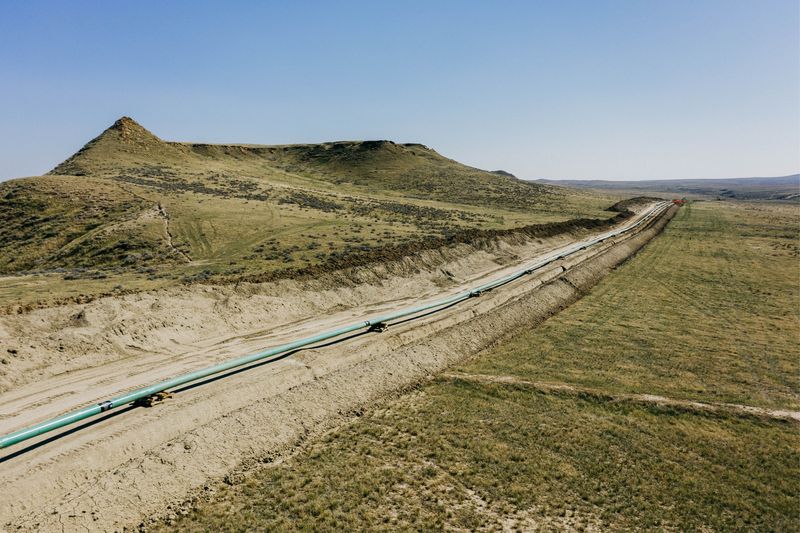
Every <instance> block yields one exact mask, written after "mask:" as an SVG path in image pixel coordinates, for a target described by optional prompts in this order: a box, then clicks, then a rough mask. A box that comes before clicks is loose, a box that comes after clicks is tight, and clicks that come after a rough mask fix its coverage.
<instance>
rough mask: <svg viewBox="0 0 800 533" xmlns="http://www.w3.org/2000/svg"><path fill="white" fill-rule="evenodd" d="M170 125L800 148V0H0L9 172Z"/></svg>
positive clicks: (785, 167) (698, 153)
mask: <svg viewBox="0 0 800 533" xmlns="http://www.w3.org/2000/svg"><path fill="white" fill-rule="evenodd" d="M121 115H130V116H132V117H133V118H135V119H136V120H137V121H139V122H140V123H141V124H142V125H143V126H145V127H147V128H148V129H150V130H151V131H153V132H154V133H155V134H157V135H159V136H160V137H162V138H164V139H168V140H185V141H203V142H244V143H263V144H280V143H295V142H317V141H325V140H338V139H384V138H385V139H393V140H397V141H403V142H412V141H415V142H422V143H424V144H427V145H429V146H431V147H433V148H435V149H437V150H438V151H440V152H441V153H443V154H444V155H447V156H449V157H453V158H455V159H458V160H460V161H463V162H466V163H469V164H471V165H475V166H478V167H481V168H487V169H506V170H509V171H511V172H514V173H515V174H517V175H518V176H520V177H525V178H538V177H553V178H601V179H645V178H688V177H734V176H755V175H778V174H788V173H793V172H797V171H798V169H800V148H798V147H800V8H799V7H798V2H797V0H761V1H756V0H746V1H736V0H724V1H711V0H690V1H682V0H670V1H656V0H652V1H647V0H636V1H625V0H610V1H596V0H591V1H590V0H587V1H562V0H553V1H549V2H545V1H533V0H526V1H507V0H504V1H489V0H486V1H480V2H478V1H473V2H470V1H452V2H448V1H438V0H428V1H419V2H417V1H402V2H398V1H391V2H389V1H379V0H371V1H364V2H356V1H353V2H346V1H332V0H331V1H326V2H321V1H319V2H314V1H296V2H294V1H292V2H289V1H285V0H284V1H280V2H278V1H275V2H267V1H263V2H255V1H254V2H222V1H219V2H207V1H197V0H195V1H191V2H190V1H186V2H179V1H172V2H161V1H158V2H156V1H143V0H138V1H106V0H102V1H95V2H90V1H73V2H64V1H50V2H43V1H31V0H26V1H14V0H0V179H6V178H10V177H17V176H25V175H35V174H40V173H43V172H46V171H47V170H49V169H50V168H52V167H53V166H55V165H56V164H57V163H58V162H60V161H61V160H63V159H65V158H66V157H67V156H69V155H70V154H71V153H73V152H74V151H76V150H77V149H78V148H80V146H81V145H83V143H85V142H86V141H88V140H89V139H91V138H92V137H94V136H95V135H97V134H98V133H99V132H100V131H101V130H103V129H104V128H106V127H107V126H108V125H110V124H111V123H112V122H113V121H114V120H115V119H116V118H118V117H119V116H121Z"/></svg>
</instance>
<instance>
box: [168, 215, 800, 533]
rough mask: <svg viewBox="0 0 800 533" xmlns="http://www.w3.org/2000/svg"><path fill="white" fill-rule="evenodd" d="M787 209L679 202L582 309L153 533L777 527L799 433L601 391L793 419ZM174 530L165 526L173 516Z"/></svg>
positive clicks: (785, 511)
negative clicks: (543, 386)
mask: <svg viewBox="0 0 800 533" xmlns="http://www.w3.org/2000/svg"><path fill="white" fill-rule="evenodd" d="M796 222H797V211H796V208H791V207H781V206H777V207H776V206H766V205H763V206H759V205H741V204H718V203H713V204H712V203H709V204H695V205H693V206H691V208H684V209H683V210H682V212H681V213H680V215H679V216H678V217H677V218H676V219H675V220H674V221H673V222H672V223H671V225H670V226H669V228H668V230H667V232H666V233H665V234H664V235H663V236H661V237H659V238H658V239H657V240H656V241H654V242H653V243H651V244H650V245H649V246H648V247H647V248H646V249H645V250H644V251H643V252H641V253H640V255H639V256H637V257H636V258H634V259H633V260H632V261H630V262H628V263H627V264H625V265H624V266H623V267H621V268H620V269H619V270H618V271H616V272H614V273H612V274H611V275H610V276H609V277H608V278H607V279H606V280H604V281H603V282H601V284H600V285H598V287H597V288H596V290H595V291H594V292H592V293H591V294H590V295H589V296H587V297H586V298H584V299H583V300H582V301H581V302H579V303H578V304H576V305H575V306H573V307H571V308H569V309H567V310H565V311H564V312H562V313H561V314H560V315H557V316H556V317H554V318H552V319H551V320H550V321H548V322H547V323H545V325H544V326H543V327H540V328H537V329H531V330H529V331H527V332H521V333H520V334H519V335H518V336H516V337H515V338H514V339H511V340H509V341H508V342H507V343H505V344H503V345H502V346H500V347H498V348H497V349H494V350H491V351H490V352H488V353H485V354H483V355H482V356H481V357H479V358H477V359H476V360H474V361H473V362H471V363H469V364H466V365H464V366H463V367H462V368H461V369H460V370H461V371H464V372H469V373H483V374H496V375H500V374H503V375H515V376H519V377H521V378H535V379H539V380H549V381H557V382H561V383H566V384H578V385H589V384H591V385H592V386H594V387H595V388H596V389H599V390H600V391H601V392H600V393H596V394H582V393H575V392H570V391H569V390H561V391H559V390H555V389H551V390H538V389H536V388H533V387H526V386H520V385H517V384H514V383H492V382H490V381H484V382H479V381H474V380H463V379H458V378H453V377H443V378H441V379H439V380H436V381H435V382H433V383H432V384H429V385H427V386H425V387H423V388H422V389H421V390H420V391H418V392H415V393H412V394H409V395H406V396H404V397H402V398H400V399H399V400H394V401H387V402H386V403H385V404H384V405H382V406H379V407H376V408H375V409H373V410H371V411H369V412H368V413H367V414H366V415H365V416H363V417H362V418H359V419H357V420H356V421H354V422H353V423H351V424H349V425H348V426H345V427H342V428H340V429H338V430H336V431H334V432H332V433H331V434H329V435H328V436H327V437H326V438H324V439H322V440H321V441H318V442H314V443H310V444H309V445H307V446H306V448H305V449H303V450H301V451H300V453H299V454H298V455H297V456H295V457H292V458H289V459H287V460H286V461H285V462H280V463H277V464H273V465H268V466H265V467H263V468H261V469H258V470H256V471H254V472H251V473H250V474H248V475H247V476H245V478H244V480H243V481H242V482H241V483H234V484H232V485H230V486H228V485H225V486H223V487H222V488H221V489H220V490H219V491H218V492H217V493H215V494H214V495H213V497H212V498H211V499H210V501H206V502H202V501H201V502H198V503H197V504H196V505H195V507H194V509H193V510H192V511H191V512H190V513H188V514H187V515H186V516H182V517H180V518H177V517H174V518H172V519H170V520H169V521H168V522H167V523H165V524H162V526H161V528H162V529H164V530H176V529H177V530H181V531H206V530H219V531H245V530H255V529H258V530H328V531H333V530H366V529H368V530H387V531H388V530H440V529H457V530H475V529H481V528H486V529H501V528H504V527H505V528H510V529H514V528H517V529H525V530H532V529H537V528H541V529H544V530H551V529H570V530H590V531H591V530H642V529H647V530H675V531H737V530H738V531H753V530H758V531H766V530H769V531H788V530H794V529H796V526H797V523H798V521H799V520H800V512H798V508H800V507H799V506H798V505H797V503H798V502H797V493H798V489H800V486H799V485H798V479H800V461H798V450H800V434H798V431H797V429H798V428H797V425H796V423H793V422H787V421H785V420H774V419H768V418H760V417H755V416H748V415H742V414H737V413H734V412H716V413H714V412H703V411H700V410H694V409H691V408H677V407H665V406H660V405H658V404H648V403H641V402H626V401H617V400H615V399H614V398H613V397H612V396H611V395H606V394H604V393H603V392H602V391H604V390H605V391H607V392H608V393H612V392H619V391H626V392H640V393H658V394H664V395H667V396H672V397H675V398H678V399H686V398H697V399H703V400H714V401H719V400H724V401H736V402H739V403H752V404H758V405H765V406H772V407H783V408H792V407H794V406H796V405H797V398H798V392H799V390H798V383H797V376H798V373H797V366H796V365H797V361H798V351H797V350H798V348H797V343H796V340H797V337H796V335H797V331H798V329H797V326H798V306H797V305H796V304H797V297H798V293H797V291H798V280H797V233H796V231H797V225H796ZM176 518H177V519H176Z"/></svg>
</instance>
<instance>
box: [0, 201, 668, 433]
mask: <svg viewBox="0 0 800 533" xmlns="http://www.w3.org/2000/svg"><path fill="white" fill-rule="evenodd" d="M668 205H669V203H668V202H659V203H657V204H656V205H655V206H653V207H652V208H651V209H650V211H649V212H648V213H647V214H646V215H645V216H643V217H642V218H640V219H639V220H638V221H637V222H635V223H634V224H631V225H630V226H627V227H625V228H622V229H620V230H616V231H610V232H607V233H605V234H602V235H600V236H598V237H596V238H594V239H592V240H590V241H586V242H582V243H578V244H576V245H573V246H571V247H569V248H567V249H565V250H560V251H559V252H557V255H556V254H555V253H554V254H551V256H549V257H547V258H545V259H542V260H540V261H538V262H536V263H533V264H531V265H528V266H527V267H525V268H523V269H521V270H519V271H517V272H514V273H512V274H509V275H507V276H504V277H501V278H499V279H496V280H494V281H490V282H488V283H484V284H482V285H479V286H477V287H474V288H472V289H469V290H467V291H464V292H460V293H458V294H455V295H453V296H450V297H448V298H443V299H440V300H435V301H432V302H429V303H427V304H423V305H419V306H414V307H409V308H406V309H403V310H400V311H396V312H394V313H389V314H386V315H383V316H378V317H375V318H372V319H369V320H365V321H359V322H355V323H353V324H350V325H348V326H344V327H341V328H337V329H333V330H329V331H326V332H323V333H320V334H318V335H313V336H311V337H306V338H303V339H300V340H296V341H293V342H289V343H286V344H281V345H279V346H275V347H273V348H269V349H267V350H263V351H261V352H257V353H253V354H250V355H246V356H243V357H238V358H236V359H231V360H230V361H225V362H223V363H220V364H217V365H214V366H210V367H207V368H204V369H201V370H197V371H195V372H190V373H188V374H183V375H180V376H177V377H175V378H172V379H168V380H166V381H161V382H159V383H156V384H155V385H151V386H149V387H143V388H140V389H136V390H134V391H131V392H129V393H126V394H122V395H120V396H116V397H114V398H111V399H109V400H105V401H102V402H100V403H98V404H95V405H92V406H89V407H85V408H83V409H79V410H77V411H72V412H69V413H66V414H64V415H61V416H58V417H56V418H52V419H50V420H47V421H45V422H41V423H39V424H35V425H33V426H30V427H27V428H23V429H20V430H18V431H15V432H13V433H9V434H7V435H4V436H2V437H0V448H6V447H8V446H12V445H14V444H17V443H20V442H23V441H25V440H28V439H32V438H34V437H37V436H39V435H42V434H44V433H48V432H50V431H53V430H56V429H58V428H61V427H64V426H67V425H70V424H73V423H75V422H78V421H80V420H84V419H87V418H90V417H93V416H96V415H99V414H101V413H104V412H106V411H109V410H111V409H115V408H117V407H120V406H123V405H127V404H130V403H133V402H136V401H137V400H142V399H145V398H147V397H149V396H152V395H154V394H157V393H159V392H163V391H166V390H168V389H172V388H175V387H178V386H180V385H185V384H187V383H191V382H193V381H197V380H200V379H203V378H206V377H209V376H212V375H214V374H219V373H222V372H225V371H227V370H232V369H234V368H237V367H241V366H244V365H247V364H250V363H254V362H256V361H262V360H265V359H267V358H269V357H274V356H277V355H281V354H285V353H287V352H291V351H293V350H297V349H300V348H303V347H306V346H310V345H313V344H316V343H319V342H322V341H326V340H329V339H333V338H336V337H340V336H342V335H346V334H348V333H352V332H354V331H358V330H362V329H371V328H374V327H375V326H377V325H383V324H386V323H387V322H390V321H393V320H397V319H400V318H406V317H409V316H413V315H416V314H420V313H422V312H424V311H430V310H432V309H436V308H444V307H447V306H450V305H452V304H455V303H458V302H461V301H463V300H467V299H468V298H472V297H475V296H480V295H481V294H482V293H484V292H487V291H490V290H492V289H495V288H497V287H500V286H502V285H506V284H508V283H510V282H512V281H514V280H516V279H519V278H521V277H523V276H526V275H528V274H531V273H533V272H535V271H537V270H539V269H541V268H542V267H545V266H547V265H549V264H551V263H553V262H555V261H558V260H561V259H564V258H565V257H568V256H570V255H572V254H574V253H576V252H579V251H581V250H585V249H586V248H589V247H591V246H595V245H596V244H599V243H601V242H603V241H605V240H606V239H609V238H612V237H616V236H619V235H622V234H624V233H627V232H630V231H632V230H634V229H635V228H637V227H639V226H640V225H642V224H644V223H645V222H647V221H649V220H651V219H652V218H653V217H655V216H656V215H658V214H660V213H661V212H662V211H664V210H665V209H666V207H667V206H668Z"/></svg>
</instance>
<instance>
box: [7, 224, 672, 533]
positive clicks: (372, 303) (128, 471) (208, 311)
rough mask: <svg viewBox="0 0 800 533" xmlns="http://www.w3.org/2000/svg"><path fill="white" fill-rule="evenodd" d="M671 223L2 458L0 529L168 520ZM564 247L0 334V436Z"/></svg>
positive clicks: (512, 246)
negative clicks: (1, 353)
mask: <svg viewBox="0 0 800 533" xmlns="http://www.w3.org/2000/svg"><path fill="white" fill-rule="evenodd" d="M670 213H672V210H670ZM668 218H669V217H662V218H661V219H660V220H659V221H658V222H656V223H655V224H653V225H651V226H650V227H648V228H647V229H645V230H643V231H641V232H638V233H637V234H636V235H635V236H632V237H628V238H625V239H616V240H610V241H607V243H605V244H604V245H603V246H602V248H593V249H591V250H588V251H586V252H584V253H583V255H582V256H580V257H575V258H570V259H568V260H567V261H562V262H560V263H559V264H557V265H555V266H553V267H551V268H549V269H548V270H546V271H544V272H541V273H540V274H538V275H536V276H533V277H530V278H525V279H524V280H522V281H519V282H515V283H514V284H511V285H509V286H506V287H503V288H501V289H498V290H495V291H492V292H490V293H487V294H486V295H484V296H482V297H481V298H476V299H471V300H469V301H468V302H465V303H463V304H460V305H458V306H456V307H453V308H451V309H449V310H447V311H446V312H443V313H439V314H435V315H431V316H428V317H425V318H422V319H420V320H416V321H412V322H405V323H402V324H399V325H393V326H392V327H390V328H389V330H388V331H386V332H384V333H380V334H375V333H373V334H367V335H359V336H355V337H353V338H350V339H347V340H344V341H343V342H339V343H336V344H334V345H330V346H326V347H318V348H315V349H308V350H303V351H301V352H299V353H297V354H295V355H293V356H292V357H288V358H285V359H282V360H280V361H276V362H274V363H270V364H267V365H261V366H255V367H253V368H251V369H250V370H248V371H247V372H241V373H238V375H236V377H229V378H227V379H217V380H213V379H212V380H209V382H207V383H205V384H204V385H202V386H199V387H185V388H184V389H182V390H178V391H176V392H177V393H176V394H175V396H174V397H173V398H172V399H170V400H168V401H166V402H164V403H162V404H159V405H157V406H155V407H152V408H137V409H129V408H122V409H120V410H118V411H112V412H110V413H109V414H107V415H106V416H105V417H103V418H100V419H98V420H97V421H95V422H90V423H88V424H86V425H85V426H86V427H83V428H82V429H81V430H80V431H69V430H67V431H64V432H63V433H61V434H59V435H56V436H55V437H44V438H40V440H39V442H38V443H37V442H33V443H32V444H21V445H17V446H15V447H12V448H9V449H8V451H7V453H6V454H5V455H4V456H2V458H0V524H5V526H4V527H6V528H7V529H9V530H16V529H22V530H62V529H63V530H65V531H73V530H83V529H86V528H88V529H91V530H112V531H113V530H121V529H123V528H125V527H135V526H137V525H138V524H139V523H141V522H143V521H146V519H147V517H151V516H154V515H160V514H164V513H169V512H174V510H179V509H180V508H181V507H180V506H181V504H186V502H187V498H188V501H189V502H190V501H191V497H192V494H196V493H197V492H198V491H199V492H202V491H204V490H211V489H213V485H214V483H215V482H219V481H220V480H226V481H227V482H234V481H235V478H236V474H235V473H236V471H237V470H242V469H247V468H248V465H252V464H254V463H256V462H259V461H270V460H273V459H274V458H275V457H277V456H279V455H280V454H282V453H285V452H286V451H287V450H290V449H291V448H292V447H294V446H296V445H297V444H298V443H299V442H301V441H302V440H303V439H305V438H308V437H309V436H312V435H315V434H318V433H319V432H321V431H324V430H325V429H328V428H329V427H331V426H333V425H335V424H337V423H339V422H341V420H342V419H345V418H348V417H351V416H355V415H357V414H358V412H359V410H360V409H361V408H363V406H365V405H368V404H369V403H370V402H371V401H373V400H374V399H375V398H377V397H380V396H382V395H386V394H391V393H392V392H394V391H398V390H401V389H403V388H404V387H408V386H412V385H413V384H414V383H417V382H419V381H420V380H421V379H425V378H426V377H427V376H430V375H432V374H433V373H436V372H439V371H441V370H443V369H445V368H446V367H447V366H449V365H451V364H453V363H454V362H457V361H459V360H462V359H463V358H465V357H469V356H470V355H473V354H475V353H477V352H478V351H480V350H482V349H484V348H486V347H487V346H489V345H490V344H491V343H493V342H496V341H498V340H499V339H501V338H502V337H503V336H504V335H506V334H508V333H509V332H511V331H513V330H514V329H515V328H518V327H519V326H520V325H522V324H531V323H534V322H535V321H537V320H542V319H544V318H546V317H547V316H549V315H550V314H552V313H554V312H557V311H558V310H559V309H560V308H562V307H563V306H565V305H568V304H569V303H571V302H572V301H574V300H576V299H577V298H579V297H580V295H581V294H582V293H583V292H584V291H585V290H588V288H589V287H591V286H592V285H593V284H594V283H596V282H597V280H599V279H600V278H601V277H602V275H604V273H605V272H607V271H608V270H609V269H610V268H613V267H614V266H616V265H617V264H618V263H620V262H621V261H623V260H625V259H626V258H627V257H629V256H630V255H631V254H632V253H634V252H635V251H636V250H638V249H639V248H640V247H641V246H643V245H644V244H645V243H646V242H647V241H648V240H649V239H650V238H652V237H653V236H655V235H656V234H657V233H658V231H660V229H661V228H662V227H663V225H664V224H666V222H667V220H668ZM633 220H635V218H634V219H633ZM633 220H631V221H628V222H626V224H629V223H632V222H633ZM573 239H574V238H573V237H571V236H569V235H563V236H560V237H558V238H553V239H548V240H547V241H541V240H536V241H532V240H522V241H520V240H516V241H513V240H512V239H508V240H497V241H496V242H494V243H491V244H489V245H487V246H485V247H483V248H482V249H476V248H474V247H470V246H466V245H459V246H456V247H453V248H451V249H445V250H440V251H431V252H425V253H424V254H422V255H421V256H420V257H418V258H416V259H415V260H412V259H407V260H405V261H403V262H401V263H398V264H392V265H383V266H380V267H374V268H370V269H362V270H359V271H354V272H350V273H347V274H345V275H340V276H338V277H335V276H331V277H329V278H326V279H319V280H316V281H314V282H304V283H298V282H293V281H283V282H278V283H271V284H258V285H256V284H240V285H238V286H228V287H212V286H196V287H188V288H181V289H170V290H164V291H157V292H153V293H146V294H136V295H129V296H125V297H121V298H105V299H101V300H97V301H95V302H91V303H89V304H84V305H72V306H64V307H59V308H51V309H41V310H36V311H33V312H31V313H29V314H26V315H15V316H6V317H2V321H0V342H2V345H3V346H8V349H13V350H16V353H15V354H13V356H9V357H8V359H12V360H11V361H9V362H8V364H5V365H4V368H3V370H4V374H3V382H2V387H3V389H2V390H3V391H4V392H3V393H2V397H0V400H1V401H0V433H7V432H9V431H13V430H15V429H19V428H20V427H23V426H26V425H29V424H31V423H34V422H37V421H41V420H44V419H46V418H49V417H51V416H54V415H57V414H60V413H62V412H63V411H64V410H65V409H69V408H73V407H79V406H83V405H89V404H92V403H96V402H98V401H101V400H103V399H105V398H107V397H109V396H113V395H116V394H118V393H121V392H123V391H127V390H131V389H134V388H137V387H139V386H141V385H144V384H147V383H150V382H154V381H156V380H160V379H163V378H167V377H171V376H174V375H177V374H179V373H183V372H186V371H189V370H192V369H196V368H201V367H205V366H208V365H209V364H212V363H214V362H218V361H221V360H224V359H227V358H230V357H232V356H235V355H242V354H244V353H249V352H253V351H256V350H258V349H262V348H264V347H266V346H270V345H274V344H277V343H279V342H281V341H282V340H288V339H293V338H297V337H300V336H305V335H307V334H309V333H310V332H312V331H318V330H320V329H328V328H330V327H334V326H336V325H339V324H344V323H350V322H352V321H354V317H362V316H364V315H371V314H377V313H381V312H385V311H388V310H390V309H397V308H400V307H405V306H406V305H411V304H414V303H418V302H421V301H424V300H427V299H430V298H434V297H441V296H444V295H447V294H451V293H454V292H458V291H460V290H463V288H465V287H467V286H472V285H474V284H476V283H477V282H479V281H481V282H482V281H488V280H490V279H493V278H495V277H499V276H502V275H504V274H506V273H508V272H509V271H511V270H516V269H517V268H519V266H520V264H521V263H523V262H527V261H530V260H533V259H535V258H537V257H541V256H543V255H546V254H555V255H557V254H558V249H559V248H562V247H564V246H565V245H567V244H568V243H570V242H571V241H573ZM617 241H619V242H617ZM29 442H30V441H29ZM42 442H43V444H42ZM4 451H5V450H4Z"/></svg>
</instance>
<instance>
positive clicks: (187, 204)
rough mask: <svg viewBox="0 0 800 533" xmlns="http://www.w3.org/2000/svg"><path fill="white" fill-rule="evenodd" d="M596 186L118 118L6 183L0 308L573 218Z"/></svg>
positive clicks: (413, 151) (380, 146) (395, 152)
mask: <svg viewBox="0 0 800 533" xmlns="http://www.w3.org/2000/svg"><path fill="white" fill-rule="evenodd" d="M620 198H621V195H616V194H613V193H612V194H608V195H603V194H600V195H597V194H591V193H585V192H581V191H573V190H570V189H565V188H558V187H552V186H545V185H537V184H532V183H528V182H525V181H522V180H517V179H515V178H513V177H510V176H506V175H502V174H497V173H493V172H487V171H484V170H479V169H476V168H472V167H469V166H466V165H462V164H460V163H458V162H456V161H453V160H450V159H447V158H446V157H443V156H442V155H440V154H438V153H437V152H435V151H434V150H432V149H430V148H427V147H425V146H422V145H417V144H397V143H393V142H390V141H374V142H373V141H368V142H359V141H353V142H336V143H324V144H319V145H290V146H255V145H252V146H251V145H247V146H244V145H242V146H226V145H205V144H190V143H176V142H167V141H162V140H161V139H159V138H158V137H156V136H155V135H153V134H152V133H151V132H149V131H147V130H146V129H144V128H143V127H141V126H140V125H138V124H137V123H135V122H134V121H132V120H130V119H121V120H120V121H118V122H117V123H115V124H114V125H113V126H112V127H111V128H109V129H107V130H106V131H105V132H103V133H102V134H101V135H100V136H98V137H97V138H96V139H94V140H92V141H90V142H89V143H88V144H87V145H86V146H85V147H84V148H82V149H81V150H80V151H79V152H77V153H76V154H75V155H74V156H72V157H71V158H69V159H68V160H67V161H65V162H64V163H62V164H60V165H58V166H57V167H56V169H54V170H53V172H51V173H50V174H49V175H46V176H39V177H33V178H25V179H20V180H12V181H9V182H4V183H1V184H0V275H6V276H13V277H14V279H8V283H7V284H4V288H3V289H2V290H0V308H3V307H4V306H6V305H9V304H15V305H26V304H29V303H32V302H36V301H39V300H42V299H57V298H59V297H72V296H74V295H76V294H78V295H80V294H84V295H91V294H98V293H102V292H104V291H105V292H108V290H109V289H110V288H112V287H116V286H121V287H122V288H123V289H124V290H140V289H143V288H150V287H158V286H164V285H169V284H174V283H180V282H184V281H193V280H194V281H196V280H208V279H220V278H225V277H235V276H241V275H260V274H265V273H270V272H276V271H279V270H285V269H288V268H294V269H297V268H304V267H309V266H314V265H322V264H326V262H328V261H330V260H341V259H342V258H343V257H349V256H353V255H358V254H361V255H364V254H370V253H373V252H374V251H375V250H377V249H382V248H385V247H387V246H396V245H403V244H408V243H412V242H419V241H421V240H424V239H432V238H444V237H448V236H452V235H453V234H455V233H457V232H459V231H461V230H471V229H486V230H491V229H507V228H514V227H519V226H524V225H529V224H541V223H548V222H561V221H565V220H569V219H574V218H601V219H609V218H611V217H612V216H614V214H615V213H610V212H608V211H607V210H606V208H608V207H609V206H610V205H611V204H613V203H614V202H615V201H616V200H618V199H620Z"/></svg>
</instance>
